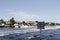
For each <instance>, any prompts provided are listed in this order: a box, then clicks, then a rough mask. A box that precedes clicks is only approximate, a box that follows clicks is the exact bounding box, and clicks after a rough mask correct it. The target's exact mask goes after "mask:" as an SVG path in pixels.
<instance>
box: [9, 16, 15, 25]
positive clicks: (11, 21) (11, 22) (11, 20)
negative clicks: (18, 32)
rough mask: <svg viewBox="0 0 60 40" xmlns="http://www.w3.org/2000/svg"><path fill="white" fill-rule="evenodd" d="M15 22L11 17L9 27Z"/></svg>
mask: <svg viewBox="0 0 60 40" xmlns="http://www.w3.org/2000/svg"><path fill="white" fill-rule="evenodd" d="M15 23H16V22H15V20H14V18H13V17H12V18H11V19H10V24H11V25H14V24H15Z"/></svg>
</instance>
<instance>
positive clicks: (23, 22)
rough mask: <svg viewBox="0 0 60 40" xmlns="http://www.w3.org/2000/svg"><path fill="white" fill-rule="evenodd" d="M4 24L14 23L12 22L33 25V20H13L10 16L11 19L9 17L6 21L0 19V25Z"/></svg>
mask: <svg viewBox="0 0 60 40" xmlns="http://www.w3.org/2000/svg"><path fill="white" fill-rule="evenodd" d="M1 24H4V25H14V24H18V25H28V26H33V25H35V22H33V21H28V22H25V21H22V22H20V21H15V20H14V18H13V17H12V18H11V19H9V20H8V21H4V20H3V19H0V25H1Z"/></svg>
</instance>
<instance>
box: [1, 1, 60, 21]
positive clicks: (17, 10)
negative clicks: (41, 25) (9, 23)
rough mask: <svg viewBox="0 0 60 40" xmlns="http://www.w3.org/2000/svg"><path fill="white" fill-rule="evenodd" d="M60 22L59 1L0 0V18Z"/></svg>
mask: <svg viewBox="0 0 60 40" xmlns="http://www.w3.org/2000/svg"><path fill="white" fill-rule="evenodd" d="M12 17H14V18H15V20H17V21H23V20H25V21H28V20H33V21H36V20H38V21H47V22H60V0H0V18H2V19H4V20H9V19H10V18H12Z"/></svg>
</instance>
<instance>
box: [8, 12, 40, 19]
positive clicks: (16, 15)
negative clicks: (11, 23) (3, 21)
mask: <svg viewBox="0 0 60 40" xmlns="http://www.w3.org/2000/svg"><path fill="white" fill-rule="evenodd" d="M8 14H9V16H11V17H14V18H15V19H16V20H17V19H18V20H35V19H36V18H39V17H40V16H38V15H36V14H30V13H26V12H21V11H9V13H8Z"/></svg>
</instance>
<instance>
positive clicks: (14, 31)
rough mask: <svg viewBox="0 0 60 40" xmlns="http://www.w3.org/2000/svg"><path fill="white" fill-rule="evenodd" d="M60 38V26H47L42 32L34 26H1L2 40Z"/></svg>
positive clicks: (49, 39) (55, 39) (52, 39)
mask: <svg viewBox="0 0 60 40" xmlns="http://www.w3.org/2000/svg"><path fill="white" fill-rule="evenodd" d="M40 38H41V39H42V40H60V26H53V27H52V26H46V28H45V29H44V30H42V32H41V37H40V30H39V29H37V28H35V27H32V28H9V27H4V28H0V40H40Z"/></svg>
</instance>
